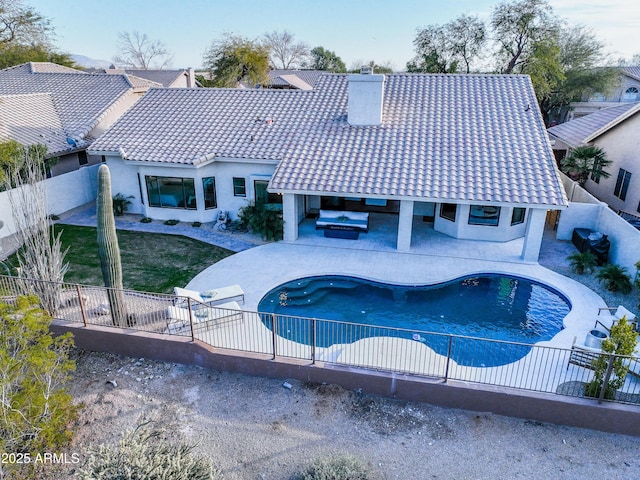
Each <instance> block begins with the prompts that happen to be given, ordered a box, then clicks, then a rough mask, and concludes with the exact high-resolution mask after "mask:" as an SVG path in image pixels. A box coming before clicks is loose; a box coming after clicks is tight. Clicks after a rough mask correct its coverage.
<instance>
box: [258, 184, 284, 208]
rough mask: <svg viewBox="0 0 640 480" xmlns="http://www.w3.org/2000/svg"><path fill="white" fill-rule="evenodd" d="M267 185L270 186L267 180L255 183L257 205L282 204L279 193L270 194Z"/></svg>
mask: <svg viewBox="0 0 640 480" xmlns="http://www.w3.org/2000/svg"><path fill="white" fill-rule="evenodd" d="M267 185H269V182H267V181H266V180H255V181H254V182H253V187H254V189H255V195H256V198H255V200H256V203H282V196H281V195H278V194H277V193H269V192H268V191H267Z"/></svg>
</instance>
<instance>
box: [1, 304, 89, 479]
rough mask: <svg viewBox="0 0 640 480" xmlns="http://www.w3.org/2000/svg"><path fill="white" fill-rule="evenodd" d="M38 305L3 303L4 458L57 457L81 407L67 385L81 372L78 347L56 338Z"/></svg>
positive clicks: (67, 336)
mask: <svg viewBox="0 0 640 480" xmlns="http://www.w3.org/2000/svg"><path fill="white" fill-rule="evenodd" d="M38 303H39V301H38V299H37V298H36V297H33V296H31V297H18V298H17V299H16V301H15V304H14V305H8V304H5V303H0V392H2V401H0V452H15V453H29V454H31V455H35V454H36V453H41V452H50V451H56V450H57V449H59V448H60V447H61V446H63V445H66V444H67V443H68V442H69V441H70V440H71V437H72V432H71V430H70V429H69V425H70V424H71V422H72V421H73V420H74V418H75V417H76V414H77V407H75V406H74V405H73V403H72V398H71V395H69V394H68V393H67V391H66V390H65V388H64V384H65V383H66V382H67V381H68V380H69V378H70V374H71V372H72V371H73V370H74V368H75V364H74V362H73V361H72V360H69V350H70V348H71V347H72V346H73V341H72V339H71V334H70V333H67V334H65V335H60V336H57V337H55V338H54V337H53V336H52V335H51V334H50V332H49V325H50V324H51V317H50V316H49V315H48V314H47V313H46V312H45V311H44V310H43V309H42V308H40V307H39V305H38ZM0 473H1V469H0ZM0 478H2V475H0Z"/></svg>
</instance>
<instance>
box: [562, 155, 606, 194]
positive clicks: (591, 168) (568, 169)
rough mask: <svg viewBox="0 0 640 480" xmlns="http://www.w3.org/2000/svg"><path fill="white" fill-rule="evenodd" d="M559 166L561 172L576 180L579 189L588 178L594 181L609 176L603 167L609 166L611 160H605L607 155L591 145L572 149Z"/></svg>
mask: <svg viewBox="0 0 640 480" xmlns="http://www.w3.org/2000/svg"><path fill="white" fill-rule="evenodd" d="M560 165H561V167H562V171H563V172H564V173H566V174H567V175H569V177H571V178H572V179H573V180H576V181H577V182H578V183H579V184H580V186H581V187H584V185H585V183H587V180H588V179H589V176H591V177H592V178H593V179H594V180H595V179H598V180H599V179H600V178H609V177H610V176H611V174H610V173H609V172H607V171H606V170H605V167H608V166H609V165H611V160H607V155H606V153H605V151H604V150H603V149H602V148H600V147H596V146H593V145H583V146H580V147H576V148H574V149H573V150H571V153H570V154H569V155H568V156H567V157H565V158H564V160H562V162H561V164H560Z"/></svg>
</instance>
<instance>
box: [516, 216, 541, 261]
mask: <svg viewBox="0 0 640 480" xmlns="http://www.w3.org/2000/svg"><path fill="white" fill-rule="evenodd" d="M546 218H547V211H546V210H543V209H541V208H532V209H530V210H529V216H528V218H527V229H526V231H525V234H524V244H523V245H522V255H521V256H520V258H521V259H522V260H524V261H525V262H537V261H538V256H539V255H540V246H541V245H542V234H543V233H544V222H545V219H546Z"/></svg>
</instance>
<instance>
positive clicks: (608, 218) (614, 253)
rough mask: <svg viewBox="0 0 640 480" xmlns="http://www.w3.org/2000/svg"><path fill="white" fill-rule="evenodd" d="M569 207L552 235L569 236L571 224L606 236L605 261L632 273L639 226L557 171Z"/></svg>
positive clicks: (639, 251)
mask: <svg viewBox="0 0 640 480" xmlns="http://www.w3.org/2000/svg"><path fill="white" fill-rule="evenodd" d="M561 176H562V181H563V183H564V187H565V190H566V192H567V196H568V197H569V200H570V201H569V208H567V209H566V210H564V211H562V213H561V215H560V221H559V222H558V230H557V233H556V238H558V240H571V235H572V233H573V229H574V228H588V229H590V230H594V231H598V232H602V233H604V234H606V235H607V236H608V237H609V241H610V242H611V248H610V250H609V262H611V263H617V264H618V265H622V266H623V267H625V268H626V269H627V272H628V273H629V274H631V276H633V275H634V274H635V272H636V267H635V263H636V262H637V261H639V260H640V230H637V229H636V228H634V227H632V226H631V225H630V224H629V223H628V222H627V221H625V220H624V219H623V218H622V217H620V216H619V215H617V214H616V213H615V212H614V211H613V210H611V209H610V208H609V207H608V206H607V204H606V203H604V202H601V201H599V200H598V199H597V198H595V197H594V196H593V195H591V194H590V193H589V192H587V191H586V190H584V189H583V188H582V187H580V186H579V185H578V184H577V183H576V182H574V181H573V180H571V179H569V178H568V177H567V176H566V175H563V174H561Z"/></svg>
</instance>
